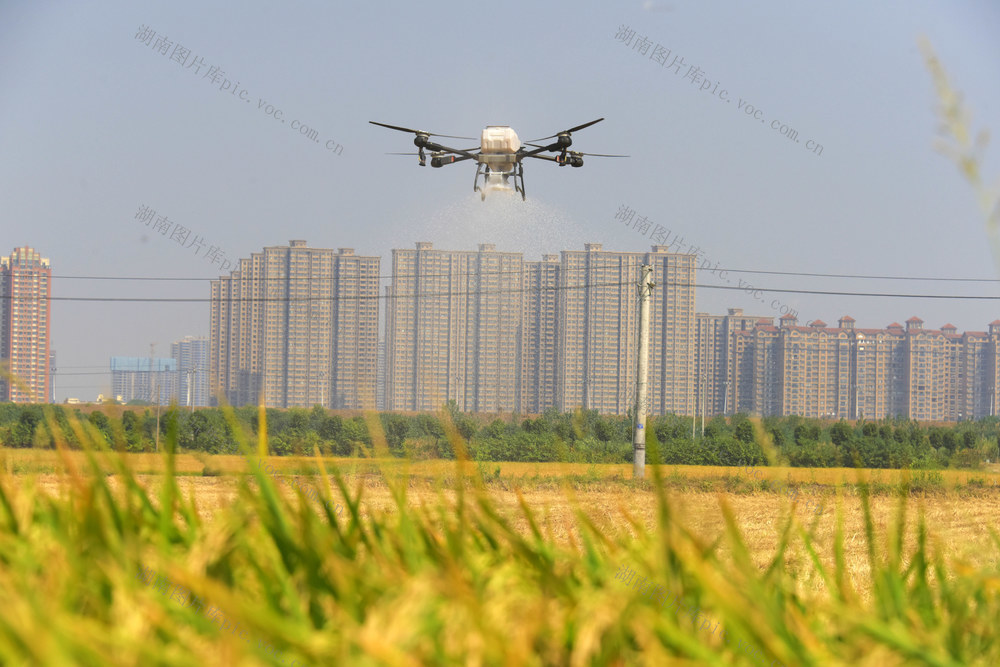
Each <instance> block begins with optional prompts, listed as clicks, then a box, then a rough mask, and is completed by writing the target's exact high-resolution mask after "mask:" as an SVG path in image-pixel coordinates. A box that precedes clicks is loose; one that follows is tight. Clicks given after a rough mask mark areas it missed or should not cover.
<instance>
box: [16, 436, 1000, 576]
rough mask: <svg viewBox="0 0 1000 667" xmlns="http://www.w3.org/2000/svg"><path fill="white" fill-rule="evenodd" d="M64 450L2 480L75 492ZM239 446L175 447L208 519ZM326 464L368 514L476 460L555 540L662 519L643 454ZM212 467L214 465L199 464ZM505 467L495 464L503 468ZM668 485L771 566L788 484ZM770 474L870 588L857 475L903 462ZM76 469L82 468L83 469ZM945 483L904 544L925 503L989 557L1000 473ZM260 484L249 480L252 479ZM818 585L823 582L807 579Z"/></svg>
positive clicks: (310, 470) (512, 511)
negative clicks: (640, 462)
mask: <svg viewBox="0 0 1000 667" xmlns="http://www.w3.org/2000/svg"><path fill="white" fill-rule="evenodd" d="M65 456H66V458H61V456H60V455H59V453H58V452H55V451H44V450H10V449H7V450H3V451H2V461H0V464H2V467H3V469H4V471H5V472H6V473H8V474H7V475H5V480H4V482H3V483H4V484H5V486H7V487H8V489H9V488H10V485H11V484H14V485H17V486H21V487H22V488H23V487H28V486H37V488H38V490H39V491H40V492H44V493H48V494H68V493H71V489H72V485H71V484H70V483H69V480H70V475H69V474H68V473H67V469H68V468H73V469H76V470H77V471H82V470H86V469H87V466H86V463H85V459H84V456H83V454H82V453H80V452H69V453H67V454H66V455H65ZM124 456H125V459H126V461H127V462H128V465H130V466H131V467H132V468H133V470H135V471H136V472H137V473H138V478H139V480H140V481H141V483H143V484H144V485H146V486H147V487H148V488H150V489H151V490H155V489H157V488H158V485H159V484H160V483H161V481H162V479H161V475H162V473H163V471H164V470H165V467H164V466H165V459H164V458H163V457H162V456H161V455H157V454H125V455H124ZM256 461H257V459H256V457H255V458H254V459H252V461H250V460H247V459H246V458H244V457H241V456H206V455H201V454H198V455H192V454H182V455H178V456H177V457H176V464H175V465H176V470H177V473H178V475H179V477H178V484H179V486H180V488H181V490H182V492H183V493H184V494H185V495H192V494H193V496H194V497H195V499H196V501H197V506H198V509H199V512H200V514H201V516H202V518H203V519H204V520H206V521H208V522H211V521H212V520H214V519H215V518H217V517H218V515H219V514H220V512H222V511H224V510H225V508H227V507H229V506H231V505H232V504H233V503H236V502H239V498H240V495H239V487H240V485H241V484H242V483H244V480H245V479H247V478H248V477H249V476H248V474H247V473H248V472H249V466H250V465H252V464H254V465H255V464H256ZM266 462H267V464H269V465H270V466H271V467H272V468H273V469H274V470H275V473H276V475H275V477H276V479H278V480H279V481H280V482H282V483H281V484H280V485H279V489H281V491H282V492H283V493H284V494H285V495H286V496H287V497H289V498H290V499H292V500H293V502H297V500H295V497H296V495H297V493H296V491H295V490H294V488H293V486H292V482H293V481H295V482H298V484H299V485H301V486H309V485H312V484H314V483H318V484H321V483H322V477H321V476H319V475H317V474H315V471H316V470H317V467H316V462H315V460H314V459H310V458H298V457H270V458H268V459H267V461H266ZM323 462H324V465H325V466H327V467H328V470H332V469H334V468H336V469H337V470H339V471H340V473H341V474H343V475H344V478H345V479H346V480H347V482H348V486H349V487H350V488H351V489H352V493H357V492H358V491H360V492H361V494H362V500H363V502H362V517H364V516H366V515H370V514H372V513H393V512H396V511H398V510H397V505H396V501H395V499H394V498H393V497H392V494H391V492H390V488H389V486H388V484H387V480H390V481H392V482H393V483H394V484H399V483H405V485H406V490H407V491H406V493H407V503H408V505H410V506H411V507H419V506H436V505H439V504H441V503H442V502H443V503H445V504H446V505H447V506H453V504H454V502H455V497H456V491H455V487H456V481H457V480H458V478H459V471H460V470H462V471H464V472H463V473H462V475H463V476H464V478H465V482H464V484H465V485H466V488H471V485H472V481H471V480H472V478H474V477H476V476H477V475H478V474H479V472H480V471H481V472H482V473H483V474H484V475H485V476H486V478H487V481H486V483H485V486H486V489H487V491H488V493H489V494H490V496H491V497H492V499H493V500H494V501H495V503H496V506H497V508H498V509H499V511H500V512H501V514H502V515H503V516H505V517H506V518H507V519H509V521H510V522H511V525H512V526H513V527H514V528H515V529H516V530H518V531H519V532H521V533H522V534H527V532H528V531H529V526H528V523H527V521H526V520H525V519H524V516H523V513H522V511H521V508H520V506H519V499H518V496H519V495H520V496H521V497H522V498H523V500H524V502H525V503H527V505H528V506H530V507H531V508H532V509H533V510H534V511H535V513H536V517H538V519H539V520H540V526H541V528H542V530H543V532H544V533H545V534H546V535H547V536H549V537H551V538H552V539H553V540H554V541H555V542H557V543H559V544H562V545H566V546H573V545H578V544H579V539H578V538H579V534H580V533H579V519H578V513H581V512H582V513H583V514H585V515H586V516H587V517H589V519H590V520H591V521H592V522H593V523H594V525H596V526H597V527H598V528H600V529H601V530H602V531H605V532H606V533H607V534H608V535H614V534H618V533H622V532H624V533H628V534H632V535H634V534H635V532H636V530H637V528H636V527H635V526H636V525H638V526H639V528H638V529H639V530H646V531H652V530H655V529H656V521H657V519H656V507H657V505H656V502H657V501H656V492H655V488H654V486H653V484H654V481H653V471H652V468H651V467H649V466H647V470H646V476H647V479H646V481H645V482H642V483H638V484H637V483H634V482H633V481H632V480H631V466H630V465H589V464H560V463H488V464H487V463H484V464H481V465H479V466H478V467H477V464H474V463H464V464H457V463H456V462H454V461H421V462H408V461H402V460H398V459H386V460H379V459H363V460H358V459H337V458H325V459H323ZM206 467H207V468H208V470H209V471H210V472H214V473H216V474H214V475H212V476H203V472H204V471H205V470H206ZM105 469H106V470H107V471H108V474H109V481H110V482H111V484H112V488H119V487H118V485H117V482H116V480H115V475H114V473H113V467H112V466H111V464H110V463H108V464H107V465H106V467H105ZM497 470H499V475H497V474H496V472H497ZM661 470H662V472H663V475H664V478H665V479H664V481H663V483H664V485H665V486H666V487H667V496H668V498H669V500H670V503H671V504H672V507H673V508H674V509H675V510H676V513H675V516H676V517H678V518H679V520H680V521H681V523H682V524H683V525H685V526H686V527H687V528H689V529H690V530H691V531H692V532H693V533H694V534H695V535H697V536H698V537H699V538H700V539H701V540H702V541H703V542H704V543H706V544H708V543H712V542H714V541H716V540H719V546H718V548H719V551H720V553H721V554H722V555H723V557H724V559H728V557H729V554H730V546H729V543H728V541H727V540H726V539H725V538H723V539H719V538H720V536H723V534H724V532H725V524H724V519H723V510H722V507H723V506H724V505H726V506H728V507H729V508H731V510H732V512H733V514H734V516H735V518H736V521H737V524H738V526H739V528H740V531H741V532H742V534H743V537H744V541H745V542H746V544H747V547H748V549H749V551H750V553H751V555H752V557H753V559H754V562H755V563H756V564H757V565H758V567H760V568H762V569H763V568H765V567H766V566H767V565H768V563H769V562H770V559H771V558H772V557H773V554H774V553H775V551H776V547H777V545H778V541H779V539H780V528H781V527H782V526H784V525H785V522H786V520H787V518H788V516H789V513H790V512H791V511H792V503H791V501H790V500H789V498H788V497H787V495H786V494H784V493H782V492H775V491H770V490H760V489H754V488H751V487H750V486H749V485H746V484H744V483H743V482H745V478H746V476H745V473H744V472H743V471H741V470H738V469H735V468H724V467H699V466H663V467H662V468H661ZM762 470H763V471H764V475H765V476H766V477H767V478H769V479H772V480H781V481H785V482H790V483H800V484H804V485H805V486H803V487H802V493H803V494H805V495H806V496H807V497H808V498H810V499H816V498H818V499H819V502H820V503H821V506H822V510H823V511H822V513H821V514H820V515H819V516H818V517H814V516H813V515H812V513H811V512H807V511H805V509H804V508H803V507H797V508H795V511H796V519H797V521H796V522H797V524H798V525H803V526H804V527H805V528H806V529H807V530H811V531H814V532H813V534H814V537H815V541H816V543H817V544H818V545H819V547H820V548H819V555H820V559H821V561H822V562H823V564H824V565H825V566H828V567H832V566H833V538H834V534H835V529H836V526H837V521H840V520H842V521H843V526H844V536H845V538H844V539H845V544H844V549H845V558H846V562H847V564H848V566H849V570H850V572H851V573H852V574H853V576H854V578H855V582H854V583H855V585H856V586H857V587H858V589H859V590H863V591H864V590H866V589H867V588H868V585H867V582H868V576H867V575H868V570H869V566H868V556H867V543H866V540H865V531H864V522H863V514H862V511H861V501H860V497H859V495H858V492H857V487H856V483H857V481H858V480H859V476H860V478H861V479H863V480H865V481H867V482H871V483H883V484H896V483H897V482H898V481H899V480H900V479H901V476H902V475H903V474H905V473H903V472H902V471H886V470H860V471H859V470H850V469H802V468H763V469H762ZM78 474H82V473H79V472H78ZM942 475H943V477H944V484H943V485H942V488H941V489H940V490H935V491H931V492H927V493H913V494H911V496H910V497H909V498H908V501H907V530H906V541H905V543H904V553H907V552H909V551H910V550H911V549H912V547H913V544H914V540H915V538H916V531H915V525H916V519H917V517H918V513H920V512H922V513H923V514H924V516H926V518H927V521H928V525H929V527H930V530H931V545H932V547H934V548H937V549H940V550H941V553H943V554H945V556H946V557H947V558H948V560H950V561H952V562H953V563H955V564H962V563H967V564H969V565H972V566H981V565H984V562H983V561H984V558H986V556H984V554H988V553H992V552H993V549H992V548H988V547H989V545H990V534H989V530H988V527H996V526H997V525H998V519H997V517H998V516H1000V474H998V473H997V472H996V471H988V472H960V471H946V472H944V473H942ZM971 478H979V479H985V480H986V483H987V486H986V488H984V489H977V490H970V489H969V488H968V487H965V488H963V489H959V490H955V489H954V488H953V487H954V486H955V485H959V484H965V483H967V482H968V480H969V479H971ZM250 484H251V488H253V484H254V482H253V481H250ZM330 494H331V496H332V498H333V499H334V502H340V501H342V497H341V496H340V493H339V490H338V489H337V488H336V486H335V485H333V484H331V485H330ZM899 502H900V501H899V498H898V497H897V496H896V495H893V494H891V493H889V492H884V491H883V492H882V493H876V494H874V495H873V496H872V498H871V507H872V513H873V517H874V520H875V534H876V535H877V536H878V538H877V539H878V548H877V551H878V552H881V553H885V551H886V549H887V548H888V547H887V541H886V540H887V537H886V535H887V534H888V533H889V529H890V528H891V527H892V526H893V525H894V524H895V522H896V520H897V516H898V511H899ZM785 557H786V559H791V560H790V562H789V565H790V566H791V567H792V570H793V571H795V570H797V569H798V567H797V566H799V565H802V566H803V567H802V569H803V570H804V571H811V568H809V567H805V566H806V565H808V563H806V562H805V559H806V558H807V557H808V555H807V554H806V552H805V549H804V548H803V547H802V542H801V540H799V539H797V538H796V537H793V538H792V541H791V543H790V547H789V549H788V550H787V551H786V554H785ZM801 583H802V585H804V586H806V587H807V588H813V587H814V586H817V585H818V582H801Z"/></svg>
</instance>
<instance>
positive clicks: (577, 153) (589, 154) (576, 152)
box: [570, 151, 632, 157]
mask: <svg viewBox="0 0 1000 667" xmlns="http://www.w3.org/2000/svg"><path fill="white" fill-rule="evenodd" d="M570 153H572V154H574V155H587V156H590V157H632V156H631V155H607V154H606V153H581V152H579V151H570Z"/></svg>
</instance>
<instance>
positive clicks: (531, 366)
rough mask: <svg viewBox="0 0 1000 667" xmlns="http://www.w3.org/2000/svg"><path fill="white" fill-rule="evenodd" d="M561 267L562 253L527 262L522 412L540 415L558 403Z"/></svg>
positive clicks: (522, 351)
mask: <svg viewBox="0 0 1000 667" xmlns="http://www.w3.org/2000/svg"><path fill="white" fill-rule="evenodd" d="M561 268H562V264H561V263H560V261H559V255H543V256H542V261H540V262H525V263H524V296H523V300H522V304H523V308H522V313H521V355H520V356H521V377H520V382H521V402H520V412H524V413H528V414H538V413H542V412H545V410H546V409H548V408H550V407H553V406H555V405H556V382H557V378H558V376H559V374H558V372H557V365H556V364H557V362H558V356H559V355H558V343H559V317H558V315H559V299H560V297H561V296H562V294H561V290H560V289H559V285H560V276H561V272H560V271H561Z"/></svg>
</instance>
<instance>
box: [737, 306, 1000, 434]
mask: <svg viewBox="0 0 1000 667" xmlns="http://www.w3.org/2000/svg"><path fill="white" fill-rule="evenodd" d="M732 349H733V352H734V354H733V356H732V357H731V358H730V363H729V370H728V372H729V374H730V376H732V377H733V378H734V380H733V381H734V382H735V383H736V391H737V395H738V398H737V402H736V410H737V411H745V412H750V413H754V414H758V415H801V416H803V417H820V418H846V419H858V418H862V417H864V418H866V419H881V418H882V417H893V416H897V415H899V416H905V417H909V418H910V419H917V420H920V421H957V420H960V419H969V418H972V419H975V418H979V417H984V416H988V415H994V414H997V403H996V387H997V380H998V379H1000V376H998V374H997V369H998V368H1000V356H998V350H1000V320H997V321H995V322H994V323H992V324H990V330H989V333H986V332H982V331H970V332H966V333H965V334H959V333H958V332H957V331H956V329H955V327H954V326H952V325H950V324H947V325H945V326H944V327H942V328H941V329H940V330H927V329H924V328H923V320H921V319H919V318H917V317H911V318H910V319H909V320H907V321H906V326H905V327H904V326H903V325H900V324H898V323H896V322H893V323H892V324H890V325H888V326H887V327H886V328H885V329H860V328H857V327H856V326H855V321H854V319H853V318H851V317H849V316H844V317H842V318H841V319H840V320H839V321H838V326H837V327H835V328H834V327H827V326H826V323H825V322H822V321H819V320H816V321H813V322H810V323H809V325H808V326H804V327H803V326H798V324H797V322H796V319H795V317H794V316H792V315H785V316H784V317H782V318H781V324H780V326H779V327H774V326H772V325H770V324H769V323H764V322H759V323H757V324H756V326H754V328H753V329H752V330H745V329H744V330H742V331H737V332H735V333H734V334H733V348H732Z"/></svg>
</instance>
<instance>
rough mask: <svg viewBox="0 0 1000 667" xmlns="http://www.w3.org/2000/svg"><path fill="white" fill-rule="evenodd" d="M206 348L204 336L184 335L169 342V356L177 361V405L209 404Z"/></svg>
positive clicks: (210, 395)
mask: <svg viewBox="0 0 1000 667" xmlns="http://www.w3.org/2000/svg"><path fill="white" fill-rule="evenodd" d="M208 349H209V346H208V339H207V338H205V337H204V336H202V337H195V336H185V337H184V338H182V339H181V340H177V341H174V342H173V343H171V344H170V356H171V357H173V359H174V361H175V362H176V363H177V397H176V398H177V404H178V405H183V406H198V407H203V406H207V405H211V398H212V394H211V391H210V390H209V383H208V369H209V360H208Z"/></svg>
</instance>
